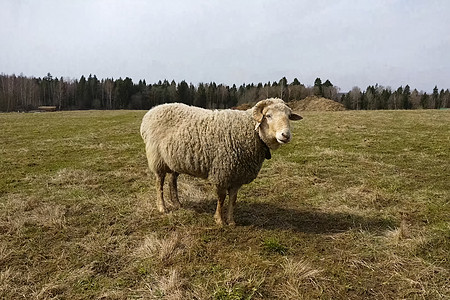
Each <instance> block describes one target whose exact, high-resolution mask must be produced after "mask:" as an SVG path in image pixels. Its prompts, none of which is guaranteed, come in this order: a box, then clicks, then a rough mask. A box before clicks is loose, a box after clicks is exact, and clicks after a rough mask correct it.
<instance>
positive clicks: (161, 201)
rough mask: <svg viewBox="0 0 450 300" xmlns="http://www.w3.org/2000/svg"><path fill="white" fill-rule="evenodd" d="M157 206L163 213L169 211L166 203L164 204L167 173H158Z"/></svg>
mask: <svg viewBox="0 0 450 300" xmlns="http://www.w3.org/2000/svg"><path fill="white" fill-rule="evenodd" d="M155 175H156V193H157V195H156V207H158V210H159V211H160V212H162V213H166V212H167V208H166V205H165V204H164V178H165V177H166V173H159V174H158V173H156V174H155Z"/></svg>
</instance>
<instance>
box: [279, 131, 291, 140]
mask: <svg viewBox="0 0 450 300" xmlns="http://www.w3.org/2000/svg"><path fill="white" fill-rule="evenodd" d="M281 135H282V136H283V137H284V138H286V139H290V138H291V133H290V132H282V133H281Z"/></svg>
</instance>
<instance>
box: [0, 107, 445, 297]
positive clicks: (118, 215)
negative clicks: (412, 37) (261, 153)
mask: <svg viewBox="0 0 450 300" xmlns="http://www.w3.org/2000/svg"><path fill="white" fill-rule="evenodd" d="M144 113H145V112H143V111H77V112H55V113H36V114H32V113H30V114H19V113H10V114H0V174H1V176H0V298H1V299H72V300H74V299H317V298H321V299H449V298H450V207H449V200H450V199H449V198H450V197H449V194H450V192H449V190H450V111H436V110H427V111H423V110H422V111H371V112H365V111H359V112H352V111H346V112H304V113H302V115H303V117H304V120H302V121H301V122H297V123H296V124H295V125H294V138H293V141H292V143H291V144H289V145H286V146H284V148H281V149H280V150H278V151H276V152H274V153H272V157H273V158H272V159H271V160H269V161H266V162H265V163H264V165H263V169H262V170H261V172H260V174H259V176H258V178H257V179H256V180H255V181H254V182H253V183H251V184H249V185H247V186H244V187H243V188H242V189H241V191H240V192H239V196H238V197H239V198H238V203H237V208H236V212H235V219H236V222H237V226H236V227H224V228H220V227H218V226H216V225H215V222H214V220H213V213H214V209H215V195H214V190H213V187H212V186H210V185H209V184H208V183H207V182H206V181H203V180H197V179H192V178H189V177H187V176H180V186H179V190H180V197H181V201H182V204H183V208H182V209H180V210H178V211H173V212H171V213H169V214H167V215H161V214H160V213H158V212H157V210H156V207H155V203H154V199H155V191H154V185H153V177H152V175H150V174H149V172H148V171H147V163H146V158H145V154H144V145H143V142H142V140H141V137H140V135H139V125H140V121H141V118H142V116H143V115H144Z"/></svg>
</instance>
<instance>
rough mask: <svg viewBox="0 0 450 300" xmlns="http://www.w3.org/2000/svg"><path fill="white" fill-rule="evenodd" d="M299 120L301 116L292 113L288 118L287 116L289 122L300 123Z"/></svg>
mask: <svg viewBox="0 0 450 300" xmlns="http://www.w3.org/2000/svg"><path fill="white" fill-rule="evenodd" d="M301 119H303V118H302V116H300V115H297V114H294V113H292V114H290V116H289V120H291V121H300V120H301Z"/></svg>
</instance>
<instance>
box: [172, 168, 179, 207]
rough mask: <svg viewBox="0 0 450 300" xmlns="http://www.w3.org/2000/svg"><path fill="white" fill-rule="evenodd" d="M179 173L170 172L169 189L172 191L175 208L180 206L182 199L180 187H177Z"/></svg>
mask: <svg viewBox="0 0 450 300" xmlns="http://www.w3.org/2000/svg"><path fill="white" fill-rule="evenodd" d="M178 175H180V174H178V173H176V172H173V173H172V174H170V181H169V191H170V201H171V202H172V205H173V206H174V207H175V208H180V206H181V204H180V200H179V199H178V187H177V179H178Z"/></svg>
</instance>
